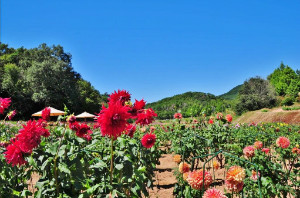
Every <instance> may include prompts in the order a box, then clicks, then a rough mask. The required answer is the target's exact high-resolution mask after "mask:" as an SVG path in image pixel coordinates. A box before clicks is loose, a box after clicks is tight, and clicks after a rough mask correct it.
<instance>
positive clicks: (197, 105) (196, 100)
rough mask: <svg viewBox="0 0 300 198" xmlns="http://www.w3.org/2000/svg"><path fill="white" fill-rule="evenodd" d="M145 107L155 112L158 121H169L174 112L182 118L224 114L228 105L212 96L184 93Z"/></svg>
mask: <svg viewBox="0 0 300 198" xmlns="http://www.w3.org/2000/svg"><path fill="white" fill-rule="evenodd" d="M147 106H148V107H151V108H153V109H154V110H155V111H156V112H157V114H158V118H159V119H171V118H173V115H174V113H176V112H180V113H181V114H182V115H183V116H184V117H191V116H199V115H201V114H206V115H211V114H213V113H215V112H224V111H225V110H226V108H228V107H229V103H228V102H226V101H225V100H224V99H222V98H220V97H217V96H215V95H213V94H209V93H202V92H186V93H183V94H179V95H175V96H173V97H169V98H164V99H162V100H159V101H157V102H153V103H149V104H148V105H147Z"/></svg>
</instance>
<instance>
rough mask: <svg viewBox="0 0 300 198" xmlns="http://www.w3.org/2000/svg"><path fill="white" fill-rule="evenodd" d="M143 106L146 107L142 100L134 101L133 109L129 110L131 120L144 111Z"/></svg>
mask: <svg viewBox="0 0 300 198" xmlns="http://www.w3.org/2000/svg"><path fill="white" fill-rule="evenodd" d="M145 105H146V102H145V100H144V99H142V100H140V101H138V100H135V103H134V105H133V107H132V108H131V110H130V113H131V116H132V117H133V118H135V117H136V116H137V114H138V113H141V112H143V109H144V107H145Z"/></svg>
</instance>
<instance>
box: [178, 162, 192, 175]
mask: <svg viewBox="0 0 300 198" xmlns="http://www.w3.org/2000/svg"><path fill="white" fill-rule="evenodd" d="M189 171H190V165H189V164H188V163H186V162H181V163H180V164H179V172H180V173H186V172H189Z"/></svg>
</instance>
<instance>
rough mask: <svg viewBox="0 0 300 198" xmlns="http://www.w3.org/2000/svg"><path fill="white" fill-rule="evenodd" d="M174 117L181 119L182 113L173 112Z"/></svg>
mask: <svg viewBox="0 0 300 198" xmlns="http://www.w3.org/2000/svg"><path fill="white" fill-rule="evenodd" d="M174 118H175V119H181V118H182V114H181V113H175V114H174Z"/></svg>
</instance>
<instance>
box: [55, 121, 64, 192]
mask: <svg viewBox="0 0 300 198" xmlns="http://www.w3.org/2000/svg"><path fill="white" fill-rule="evenodd" d="M66 130H67V127H66V124H65V130H64V132H63V134H62V138H61V139H60V142H59V146H58V148H57V151H56V155H55V158H54V167H53V172H54V179H55V186H56V196H57V197H58V196H59V184H58V167H57V159H58V152H59V150H60V147H61V144H62V142H63V139H64V137H65V133H66Z"/></svg>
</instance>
